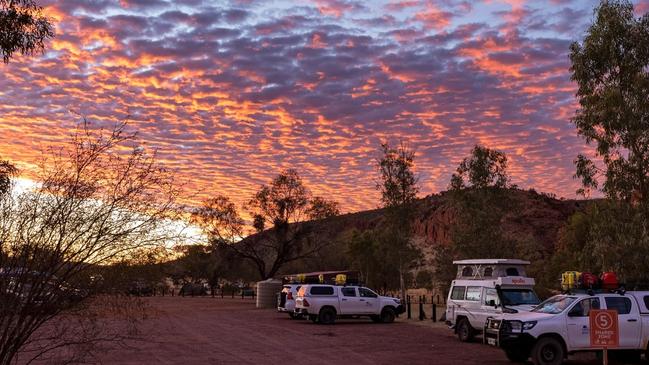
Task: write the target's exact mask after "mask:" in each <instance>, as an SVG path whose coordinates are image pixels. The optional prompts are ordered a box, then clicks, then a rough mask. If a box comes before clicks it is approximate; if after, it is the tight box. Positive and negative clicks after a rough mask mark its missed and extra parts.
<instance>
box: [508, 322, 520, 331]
mask: <svg viewBox="0 0 649 365" xmlns="http://www.w3.org/2000/svg"><path fill="white" fill-rule="evenodd" d="M508 324H509V328H510V329H511V331H512V332H521V331H522V330H523V322H520V321H510V322H509V323H508Z"/></svg>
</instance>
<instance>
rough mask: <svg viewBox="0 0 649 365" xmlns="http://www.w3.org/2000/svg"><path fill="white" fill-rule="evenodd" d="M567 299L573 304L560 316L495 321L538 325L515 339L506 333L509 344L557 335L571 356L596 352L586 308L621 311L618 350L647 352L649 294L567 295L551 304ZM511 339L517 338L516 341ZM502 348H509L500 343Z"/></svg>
mask: <svg viewBox="0 0 649 365" xmlns="http://www.w3.org/2000/svg"><path fill="white" fill-rule="evenodd" d="M564 298H568V300H574V301H573V302H572V303H571V304H570V305H568V306H566V307H565V309H564V310H563V311H561V312H560V313H556V314H550V313H537V312H529V313H515V314H502V315H500V316H498V317H495V318H494V320H495V321H497V322H499V323H498V327H499V328H502V327H503V326H505V327H506V323H505V322H502V321H508V322H510V323H511V322H522V323H532V322H535V324H534V325H533V326H532V327H531V328H529V329H524V328H523V329H522V330H521V331H520V333H519V332H516V333H515V334H514V335H513V336H510V335H509V334H507V335H506V336H503V338H504V337H508V338H509V339H508V341H510V342H511V341H514V342H515V337H520V338H522V337H525V338H527V339H528V340H529V339H531V340H534V341H535V340H536V339H538V338H540V337H542V336H547V335H550V334H556V335H559V336H560V337H561V339H562V340H563V342H564V343H565V345H566V350H567V351H568V353H572V352H578V351H592V350H594V349H593V348H592V347H591V346H590V321H589V316H588V315H587V313H588V312H589V311H588V310H587V309H584V308H590V309H612V310H617V311H618V328H619V335H620V337H619V345H620V346H619V347H618V349H627V350H642V351H644V350H646V349H647V345H648V344H649V313H647V312H646V309H647V308H646V304H647V303H649V292H646V291H644V292H627V293H624V294H620V293H594V294H593V295H588V294H566V295H557V296H554V297H552V298H550V299H548V301H551V300H561V299H564ZM589 303H596V304H589ZM539 308H541V307H539ZM523 327H524V326H523ZM511 337H514V339H512V338H511ZM514 346H515V344H514ZM501 347H504V348H506V347H507V345H506V344H505V345H502V344H501Z"/></svg>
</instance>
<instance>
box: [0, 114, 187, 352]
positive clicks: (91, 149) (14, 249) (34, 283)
mask: <svg viewBox="0 0 649 365" xmlns="http://www.w3.org/2000/svg"><path fill="white" fill-rule="evenodd" d="M125 128H126V125H125V124H124V123H120V124H118V125H116V126H115V127H114V128H113V129H112V130H108V131H107V130H102V129H93V128H91V127H90V125H89V124H88V123H86V122H85V121H84V122H83V123H81V124H80V125H79V128H78V129H77V131H76V133H75V134H74V135H73V136H72V140H71V143H70V145H69V146H67V148H62V149H58V150H56V149H51V150H50V153H49V154H46V156H47V157H45V158H44V160H43V161H42V164H41V168H40V172H39V173H38V175H39V178H38V181H37V187H36V188H34V189H32V190H30V191H26V192H22V193H18V192H13V193H8V194H2V195H1V196H0V276H2V280H0V301H1V302H2V303H1V304H2V305H1V306H0V364H9V363H10V362H11V361H12V359H14V358H15V357H16V354H17V353H18V352H19V351H21V349H22V350H24V349H29V348H32V345H33V344H34V342H35V341H38V342H39V343H38V347H39V348H40V349H41V351H40V352H46V351H44V350H43V349H47V344H44V343H43V341H42V337H41V336H39V337H38V338H36V337H34V333H35V332H36V331H38V330H39V329H41V328H45V327H47V326H52V325H53V324H54V323H60V322H57V321H56V319H57V318H60V316H62V315H66V314H67V313H70V311H73V310H74V309H75V308H79V306H82V305H84V303H88V301H89V300H90V299H89V298H91V297H92V296H91V295H89V294H91V293H90V292H89V291H88V287H86V284H87V283H88V282H89V278H88V276H89V272H90V271H91V269H92V268H93V267H97V266H98V265H103V264H110V263H112V262H116V261H118V260H120V259H123V258H125V257H128V255H129V253H130V252H132V251H133V250H135V249H137V248H141V247H143V246H153V245H160V244H163V243H165V242H167V241H168V239H170V238H171V236H173V235H175V234H176V233H173V232H170V231H169V230H168V229H167V227H168V226H169V220H170V219H174V218H175V214H176V213H175V211H176V210H175V207H176V204H175V200H176V197H177V194H178V191H177V189H176V188H175V187H174V184H173V179H172V176H171V174H170V173H169V172H168V171H166V170H165V169H163V168H162V167H161V166H160V165H158V163H157V162H156V160H155V155H151V154H148V153H146V152H145V150H144V149H143V148H141V147H140V146H138V145H137V141H136V140H135V135H134V134H129V133H127V132H126V131H125ZM54 345H56V346H61V344H60V343H59V344H56V343H54Z"/></svg>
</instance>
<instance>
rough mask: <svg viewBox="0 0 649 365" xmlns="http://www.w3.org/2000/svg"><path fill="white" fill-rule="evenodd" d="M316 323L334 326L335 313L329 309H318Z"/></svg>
mask: <svg viewBox="0 0 649 365" xmlns="http://www.w3.org/2000/svg"><path fill="white" fill-rule="evenodd" d="M318 322H320V323H322V324H334V322H336V312H335V311H334V310H333V309H331V308H329V307H325V308H322V309H320V314H319V315H318Z"/></svg>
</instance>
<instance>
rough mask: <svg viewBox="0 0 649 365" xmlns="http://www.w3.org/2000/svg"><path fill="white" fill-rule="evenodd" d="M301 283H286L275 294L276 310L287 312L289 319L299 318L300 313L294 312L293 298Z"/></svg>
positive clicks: (300, 316)
mask: <svg viewBox="0 0 649 365" xmlns="http://www.w3.org/2000/svg"><path fill="white" fill-rule="evenodd" d="M301 286H302V284H286V285H284V287H283V288H282V291H281V292H279V294H278V295H277V311H278V312H281V313H288V316H289V317H291V319H300V318H302V314H299V313H295V298H296V297H297V291H298V290H300V287H301Z"/></svg>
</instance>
